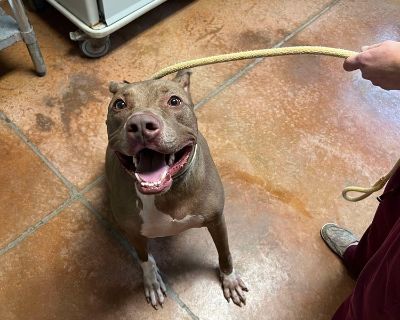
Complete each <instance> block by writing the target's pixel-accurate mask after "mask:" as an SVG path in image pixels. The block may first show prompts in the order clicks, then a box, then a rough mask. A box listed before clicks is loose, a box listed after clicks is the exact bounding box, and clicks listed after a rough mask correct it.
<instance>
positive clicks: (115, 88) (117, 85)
mask: <svg viewBox="0 0 400 320" xmlns="http://www.w3.org/2000/svg"><path fill="white" fill-rule="evenodd" d="M128 83H129V82H128V81H126V80H124V82H123V83H120V82H115V81H111V82H110V85H109V86H108V89H109V90H110V92H111V93H116V92H117V91H118V90H120V89H122V88H123V87H125V86H126V85H127V84H128Z"/></svg>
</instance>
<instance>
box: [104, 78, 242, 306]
mask: <svg viewBox="0 0 400 320" xmlns="http://www.w3.org/2000/svg"><path fill="white" fill-rule="evenodd" d="M189 79H190V72H189V71H181V72H179V73H178V74H177V75H176V77H175V78H174V79H173V80H164V79H160V80H149V81H144V82H138V83H132V84H127V83H115V82H112V83H111V84H110V91H111V92H112V93H113V94H114V97H113V98H112V100H111V103H110V106H109V110H108V116H107V131H108V148H107V155H106V175H107V181H108V185H109V194H110V202H111V208H112V211H113V214H114V218H115V220H116V222H117V223H118V225H119V226H120V228H121V229H122V230H123V231H124V233H125V234H126V236H127V238H128V240H129V241H130V243H131V244H132V245H133V246H134V247H135V249H136V251H137V254H138V256H139V258H140V260H141V267H142V270H143V281H144V291H145V295H146V299H147V301H148V302H150V303H151V304H152V305H153V307H155V308H156V309H157V307H158V305H162V304H163V302H164V294H165V293H166V288H165V285H164V283H163V280H162V279H161V276H160V274H159V271H158V268H157V265H156V263H155V261H154V258H153V257H152V255H151V254H150V253H149V252H148V247H147V240H148V238H156V237H165V236H172V235H176V234H178V233H180V232H183V231H185V230H187V229H190V228H201V227H207V228H208V230H209V232H210V234H211V237H212V239H213V240H214V243H215V246H216V247H217V250H218V255H219V267H220V275H221V281H222V287H223V292H224V296H225V298H226V299H227V300H228V301H229V300H230V298H232V300H233V302H234V303H235V304H237V305H239V306H242V304H245V301H246V300H245V296H244V293H243V291H247V288H246V286H245V284H244V283H243V281H242V280H241V279H240V277H239V276H238V275H237V274H236V273H235V271H234V270H233V266H232V258H231V254H230V252H229V245H228V235H227V231H226V226H225V219H224V216H223V207H224V191H223V187H222V183H221V180H220V177H219V175H218V172H217V170H216V168H215V165H214V162H213V160H212V158H211V155H210V151H209V148H208V145H207V142H206V141H205V139H204V137H203V135H202V134H201V133H200V132H199V131H198V128H197V119H196V116H195V114H194V110H193V103H192V99H191V96H190V92H189V82H190V80H189Z"/></svg>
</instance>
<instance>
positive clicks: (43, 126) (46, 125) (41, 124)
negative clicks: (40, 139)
mask: <svg viewBox="0 0 400 320" xmlns="http://www.w3.org/2000/svg"><path fill="white" fill-rule="evenodd" d="M36 125H37V126H38V128H39V129H40V130H41V131H51V128H52V127H53V125H54V121H53V120H52V119H51V118H50V117H48V116H45V115H44V114H41V113H36Z"/></svg>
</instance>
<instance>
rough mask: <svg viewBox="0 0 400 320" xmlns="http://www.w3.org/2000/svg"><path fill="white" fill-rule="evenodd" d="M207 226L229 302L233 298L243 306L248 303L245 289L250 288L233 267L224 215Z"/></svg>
mask: <svg viewBox="0 0 400 320" xmlns="http://www.w3.org/2000/svg"><path fill="white" fill-rule="evenodd" d="M207 228H208V231H209V232H210V234H211V237H212V239H213V241H214V244H215V246H216V248H217V251H218V258H219V270H220V276H221V282H222V289H223V291H224V296H225V299H226V300H227V301H228V302H229V301H230V299H231V298H232V301H233V302H234V303H235V304H237V305H238V306H240V307H241V306H242V305H244V304H246V297H245V295H244V292H243V291H248V289H247V287H246V285H245V284H244V282H243V281H242V279H241V278H240V276H239V275H238V274H236V272H235V270H234V269H233V265H232V257H231V253H230V251H229V243H228V232H227V230H226V225H225V218H224V216H223V215H220V216H219V217H218V218H217V219H216V220H214V221H212V222H210V223H209V224H208V225H207Z"/></svg>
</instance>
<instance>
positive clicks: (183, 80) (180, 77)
mask: <svg viewBox="0 0 400 320" xmlns="http://www.w3.org/2000/svg"><path fill="white" fill-rule="evenodd" d="M191 74H192V70H190V69H184V70H179V71H178V73H177V74H176V76H175V78H174V79H172V81H175V82H178V83H179V84H180V85H181V86H182V88H183V89H184V90H185V91H186V92H189V89H190V75H191Z"/></svg>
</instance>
